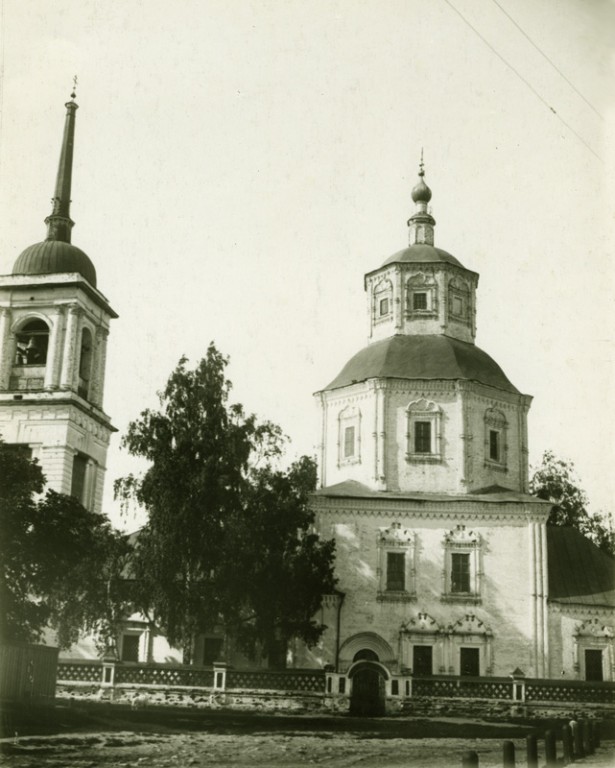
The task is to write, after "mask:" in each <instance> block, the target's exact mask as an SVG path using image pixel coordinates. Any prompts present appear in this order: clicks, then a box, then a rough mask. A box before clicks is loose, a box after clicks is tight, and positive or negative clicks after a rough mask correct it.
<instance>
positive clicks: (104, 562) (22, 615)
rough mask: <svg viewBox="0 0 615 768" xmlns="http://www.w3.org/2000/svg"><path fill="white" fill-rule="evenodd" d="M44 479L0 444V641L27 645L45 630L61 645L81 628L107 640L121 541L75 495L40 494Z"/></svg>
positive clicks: (116, 609) (28, 462)
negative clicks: (50, 631)
mask: <svg viewBox="0 0 615 768" xmlns="http://www.w3.org/2000/svg"><path fill="white" fill-rule="evenodd" d="M44 484H45V478H44V476H43V473H42V471H41V468H40V466H39V465H38V463H37V462H36V460H31V459H30V458H29V457H28V456H27V455H26V454H25V453H24V452H23V451H20V450H18V449H15V448H13V447H7V446H5V445H4V444H3V443H2V442H0V605H1V606H2V610H1V611H0V641H1V642H32V641H34V640H37V639H40V637H41V635H42V634H43V631H44V629H45V628H46V627H51V628H53V629H55V630H56V631H57V633H58V642H59V644H60V645H61V646H62V647H67V646H69V645H70V644H71V643H73V642H75V641H76V640H77V638H78V636H79V633H80V631H81V630H83V629H85V630H90V631H94V632H95V633H97V634H98V636H99V638H100V640H101V642H102V643H106V642H108V641H109V640H110V637H111V635H112V634H113V614H114V613H115V614H118V613H119V612H120V611H121V608H120V607H119V604H120V603H121V602H122V600H121V599H120V597H119V595H118V594H117V590H113V589H112V584H113V581H114V580H115V581H116V582H119V571H120V569H121V567H122V557H123V555H125V554H126V548H127V544H126V541H125V539H124V538H123V537H121V536H120V534H119V533H117V532H116V531H114V530H113V529H112V527H111V525H110V524H109V522H108V521H107V519H106V518H105V517H104V516H103V515H101V514H98V513H96V512H91V511H88V510H86V509H85V508H84V507H82V506H81V504H79V502H78V501H77V500H76V499H74V498H73V497H71V496H65V495H63V494H59V493H55V492H54V491H52V490H49V491H47V493H46V494H45V495H44V496H42V495H41V494H42V493H43V489H44ZM114 577H115V578H114Z"/></svg>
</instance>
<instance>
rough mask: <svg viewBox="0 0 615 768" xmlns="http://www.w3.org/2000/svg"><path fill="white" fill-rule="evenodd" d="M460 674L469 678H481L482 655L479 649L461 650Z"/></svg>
mask: <svg viewBox="0 0 615 768" xmlns="http://www.w3.org/2000/svg"><path fill="white" fill-rule="evenodd" d="M459 674H460V675H464V676H467V677H479V676H480V653H479V649H478V648H460V649H459Z"/></svg>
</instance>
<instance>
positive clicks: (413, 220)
mask: <svg viewBox="0 0 615 768" xmlns="http://www.w3.org/2000/svg"><path fill="white" fill-rule="evenodd" d="M424 176H425V163H424V161H423V148H422V147H421V162H420V163H419V180H418V184H416V185H415V186H414V187H413V188H412V200H413V201H414V202H415V203H416V211H415V213H414V214H413V215H412V216H411V217H410V218H409V219H408V227H409V229H410V231H409V240H410V245H433V228H434V225H435V223H436V222H435V219H434V218H433V216H432V215H431V213H429V210H428V204H429V201H430V200H431V189H429V187H428V186H427V184H426V183H425V179H424Z"/></svg>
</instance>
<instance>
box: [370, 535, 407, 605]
mask: <svg viewBox="0 0 615 768" xmlns="http://www.w3.org/2000/svg"><path fill="white" fill-rule="evenodd" d="M415 545H416V537H415V534H414V532H413V531H412V530H410V529H409V528H404V527H403V526H402V525H401V523H391V525H390V526H389V527H388V528H380V530H379V531H378V577H379V578H378V595H377V598H378V600H380V601H382V602H410V601H411V600H414V599H415V597H416V570H415V551H416V546H415Z"/></svg>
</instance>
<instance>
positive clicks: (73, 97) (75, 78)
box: [70, 75, 422, 157]
mask: <svg viewBox="0 0 615 768" xmlns="http://www.w3.org/2000/svg"><path fill="white" fill-rule="evenodd" d="M76 91H77V75H74V76H73V90H72V92H71V94H70V97H71V99H72V100H73V101H74V100H75V99H76V98H77V93H76ZM421 157H422V155H421Z"/></svg>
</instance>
